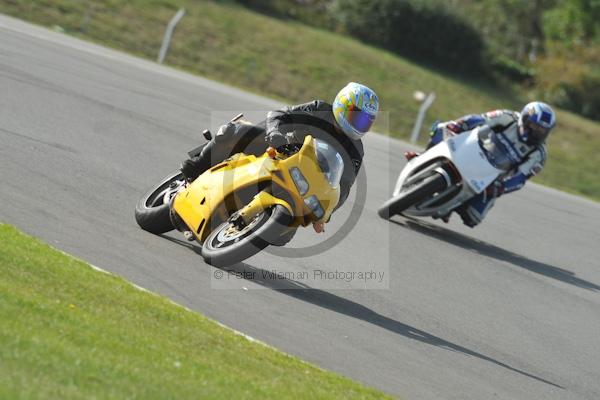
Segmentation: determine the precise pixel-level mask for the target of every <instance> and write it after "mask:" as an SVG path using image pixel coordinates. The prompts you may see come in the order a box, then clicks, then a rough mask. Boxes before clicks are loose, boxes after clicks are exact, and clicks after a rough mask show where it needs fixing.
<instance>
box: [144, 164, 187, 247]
mask: <svg viewBox="0 0 600 400" xmlns="http://www.w3.org/2000/svg"><path fill="white" fill-rule="evenodd" d="M184 185H185V180H184V179H183V175H182V173H181V172H180V171H177V172H173V173H172V174H170V175H169V176H167V177H166V178H165V179H163V180H162V181H161V182H160V183H159V184H158V185H157V186H156V187H155V188H154V189H152V190H150V191H149V192H148V193H146V194H145V195H144V196H143V197H142V198H141V199H140V201H138V203H137V204H136V206H135V220H136V222H137V223H138V225H139V226H140V228H142V229H143V230H145V231H148V232H151V233H154V234H157V235H158V234H161V233H165V232H169V231H171V230H173V229H174V228H175V227H174V226H173V223H172V222H171V218H170V216H169V202H170V201H171V199H172V198H173V196H175V195H176V194H177V192H178V191H179V190H180V189H181V188H182V187H183V186H184Z"/></svg>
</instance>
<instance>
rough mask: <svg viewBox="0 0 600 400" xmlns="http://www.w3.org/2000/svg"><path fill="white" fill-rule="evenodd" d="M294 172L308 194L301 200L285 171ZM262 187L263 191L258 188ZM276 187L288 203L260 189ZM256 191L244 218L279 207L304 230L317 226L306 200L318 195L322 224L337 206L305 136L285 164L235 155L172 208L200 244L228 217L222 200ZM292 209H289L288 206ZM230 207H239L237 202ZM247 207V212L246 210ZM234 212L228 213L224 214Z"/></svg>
mask: <svg viewBox="0 0 600 400" xmlns="http://www.w3.org/2000/svg"><path fill="white" fill-rule="evenodd" d="M292 167H296V168H298V169H299V170H300V171H301V172H302V174H303V175H304V177H305V178H306V180H307V181H308V182H309V189H308V192H307V193H306V194H304V196H300V194H299V193H298V189H297V188H296V185H295V184H294V182H293V180H292V178H291V176H290V174H289V169H290V168H292ZM263 183H264V184H265V185H262V184H263ZM271 183H273V186H278V187H279V188H281V189H283V190H284V191H285V192H286V193H287V194H288V196H286V197H289V199H290V200H291V201H290V202H288V201H286V200H283V199H280V198H277V197H275V196H273V195H272V194H270V193H267V192H266V191H261V192H260V193H259V189H258V188H259V187H269V188H270V187H271V186H272V185H271ZM252 188H256V189H255V190H256V193H252V194H253V195H254V194H256V196H255V197H254V198H253V199H252V200H251V201H250V202H249V203H248V204H247V205H246V204H244V205H242V206H240V208H241V209H242V211H243V212H244V213H246V214H254V215H256V213H258V212H260V211H262V210H264V209H265V208H267V207H270V206H273V205H276V204H280V205H283V206H284V207H286V208H287V209H288V211H290V213H292V215H294V217H295V221H296V222H295V223H296V224H298V225H300V224H301V225H306V224H308V223H310V222H312V221H314V220H315V218H314V217H312V218H311V215H312V214H311V212H310V210H309V209H308V208H307V207H306V205H305V204H304V200H303V199H304V198H307V197H309V196H312V195H316V196H317V198H318V199H319V200H320V202H321V205H322V207H323V209H324V211H325V215H324V216H323V218H322V220H325V221H327V220H328V219H329V216H330V215H331V213H332V211H333V209H334V208H335V206H336V205H337V203H338V201H339V188H332V187H331V185H330V184H329V182H328V181H327V179H326V178H325V176H324V174H323V172H322V171H321V169H320V168H319V165H318V162H317V157H316V153H315V147H314V141H313V140H312V137H310V136H307V137H306V139H305V141H304V144H303V146H302V149H301V150H300V151H299V152H298V153H296V154H294V155H293V156H291V157H289V158H285V159H282V158H279V157H277V158H275V159H273V158H271V157H269V156H268V155H267V154H266V153H265V154H264V155H262V156H259V157H256V156H253V155H245V154H242V153H240V154H236V155H235V156H233V157H231V158H229V159H227V160H226V161H224V162H223V163H221V164H218V165H216V166H214V167H212V168H211V169H209V170H208V171H206V172H205V173H204V174H202V175H201V176H200V177H198V179H196V180H195V181H194V182H192V183H191V184H190V185H188V187H187V188H186V189H184V190H183V191H181V192H180V193H178V194H177V196H176V197H175V200H174V203H173V208H174V210H175V211H176V212H177V214H178V215H179V217H180V218H181V219H182V220H183V221H184V222H185V224H186V225H187V226H188V227H189V228H190V230H191V231H192V232H194V234H195V235H196V237H197V238H198V239H199V240H200V241H204V239H205V238H206V236H208V234H209V233H210V231H211V230H212V229H213V228H214V226H211V222H213V221H214V220H215V219H216V221H217V222H221V221H224V220H225V219H226V218H227V217H228V215H227V210H226V207H223V205H224V203H225V200H226V199H236V198H237V194H238V193H241V192H240V191H241V190H242V189H252ZM290 203H291V204H290ZM234 204H239V201H236V202H235V203H234ZM244 206H245V207H244ZM228 211H232V210H228Z"/></svg>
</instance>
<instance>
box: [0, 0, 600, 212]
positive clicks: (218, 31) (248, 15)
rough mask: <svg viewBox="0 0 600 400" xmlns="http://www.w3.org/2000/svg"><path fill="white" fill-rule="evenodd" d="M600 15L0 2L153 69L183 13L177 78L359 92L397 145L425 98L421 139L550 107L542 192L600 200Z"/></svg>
mask: <svg viewBox="0 0 600 400" xmlns="http://www.w3.org/2000/svg"><path fill="white" fill-rule="evenodd" d="M599 1H600V0H594V1H591V0H563V1H561V2H558V1H555V0H531V1H524V0H483V1H474V0H445V1H441V0H422V1H418V2H417V1H416V0H381V1H371V2H368V1H366V0H360V1H359V0H272V1H265V0H235V1H234V0H214V1H210V0H0V13H5V14H9V15H13V16H15V17H18V18H21V19H26V20H29V21H32V22H35V23H38V24H42V25H45V26H49V27H51V28H54V29H56V30H58V31H61V32H66V33H68V34H70V35H73V36H76V37H80V38H82V39H86V40H93V41H96V42H98V43H101V44H103V45H106V46H110V47H114V48H116V49H119V50H123V51H127V52H130V53H133V54H136V55H138V56H142V57H145V58H148V59H151V60H156V57H157V54H158V49H159V48H160V44H161V41H162V37H163V34H164V31H165V26H166V25H167V23H168V22H169V20H170V19H171V18H172V17H173V15H174V14H175V12H176V11H177V10H178V9H179V8H185V9H186V15H185V17H184V18H183V19H182V20H181V22H180V23H179V24H178V25H177V28H176V29H175V33H174V36H173V41H172V43H171V47H170V49H169V52H168V55H167V58H166V60H165V62H166V63H167V64H168V65H170V66H172V67H175V68H180V69H183V70H186V71H189V72H192V73H195V74H199V75H202V76H205V77H208V78H210V79H215V80H218V81H221V82H226V83H227V84H231V85H235V86H238V87H240V88H244V89H246V90H251V91H254V92H256V93H260V94H266V95H268V96H270V97H273V98H277V99H279V100H281V101H285V102H288V103H300V102H305V101H307V100H310V99H315V98H320V99H325V100H330V99H331V97H332V96H333V94H335V93H336V92H337V91H338V90H339V88H340V87H342V86H343V85H345V84H346V83H347V82H348V81H357V82H363V83H366V84H368V85H369V86H371V87H372V88H373V89H375V90H376V91H377V93H378V94H379V97H380V99H381V107H382V110H384V111H385V113H384V114H383V116H382V117H380V118H378V122H377V124H376V126H375V129H376V130H377V131H378V132H381V133H385V134H389V135H392V136H396V137H400V138H407V137H408V134H409V133H410V131H411V129H412V126H413V124H414V118H415V115H416V114H417V111H418V108H419V103H418V102H417V101H415V99H414V98H413V93H414V92H415V91H417V90H420V91H425V92H430V91H435V93H436V95H437V97H436V100H435V102H434V103H433V105H432V107H431V109H430V110H429V111H428V113H427V116H426V122H425V126H429V125H430V124H431V123H433V121H434V120H435V119H441V120H448V119H452V118H457V117H458V116H461V115H464V114H468V113H477V112H483V111H487V110H492V109H496V108H511V109H515V110H518V109H520V108H521V107H522V106H523V104H524V103H526V102H527V101H530V100H533V99H534V98H537V97H541V98H543V99H545V100H546V101H548V102H550V103H551V104H552V105H554V106H557V107H556V111H557V113H558V126H557V129H556V133H555V134H553V135H552V136H551V137H550V139H549V143H548V144H549V148H550V153H551V155H550V157H549V159H548V162H547V164H546V167H545V168H544V173H543V174H540V175H539V176H537V177H535V180H536V181H537V182H540V183H544V184H547V185H551V186H554V187H557V188H560V189H563V190H568V191H571V192H574V193H579V194H583V195H586V196H589V197H592V198H594V199H596V200H600V179H598V173H597V171H598V170H599V169H600V152H599V151H597V149H598V148H600V122H594V121H592V120H591V119H590V118H595V119H596V120H598V121H600V110H599V106H598V105H599V104H600V98H599V97H600V90H599V89H600V83H599V82H600V72H599V70H598V69H599V68H600V67H599V66H600V62H599V61H600V47H599V38H598V35H599V33H598V26H597V23H596V21H598V20H599V16H598V2H599ZM398 10H400V11H398ZM368 18H375V20H374V21H376V22H369V21H368ZM406 18H408V20H406ZM388 31H389V32H390V33H389V34H387V33H386V32H388ZM340 33H341V34H340ZM349 36H352V37H353V38H352V37H349ZM361 42H363V43H361ZM6 56H7V57H10V54H7V55H6ZM565 109H567V110H572V111H573V112H570V111H565ZM576 113H578V114H580V115H576ZM581 115H585V116H587V118H584V117H581ZM201 128H203V127H200V126H199V130H200V129H201ZM423 130H425V128H424V129H423ZM425 139H426V135H425V134H424V132H422V135H421V143H424V141H425Z"/></svg>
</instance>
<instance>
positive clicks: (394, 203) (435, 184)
mask: <svg viewBox="0 0 600 400" xmlns="http://www.w3.org/2000/svg"><path fill="white" fill-rule="evenodd" d="M446 185H447V184H446V180H445V179H444V177H443V176H442V175H440V174H438V173H435V174H433V175H431V176H429V177H427V178H425V179H423V180H422V181H421V182H419V183H417V184H416V185H414V186H412V187H410V188H409V189H408V190H406V191H403V192H400V194H399V195H397V196H396V197H392V198H391V199H389V200H388V201H386V202H385V203H383V205H382V206H381V207H380V208H379V211H378V214H379V216H380V217H381V218H383V219H390V218H391V217H393V216H394V215H396V214H400V213H401V212H402V211H404V210H406V209H407V208H409V207H411V206H414V205H416V204H419V203H421V202H422V201H424V200H426V199H427V198H428V197H430V196H433V195H434V194H435V193H436V192H440V191H442V190H444V189H445V188H446Z"/></svg>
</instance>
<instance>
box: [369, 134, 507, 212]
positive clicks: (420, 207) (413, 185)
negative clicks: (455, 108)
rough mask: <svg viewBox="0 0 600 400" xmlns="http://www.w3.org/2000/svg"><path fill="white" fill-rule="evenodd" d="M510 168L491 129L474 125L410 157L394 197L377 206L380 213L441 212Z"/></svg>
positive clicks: (485, 185) (461, 201) (447, 209)
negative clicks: (469, 129) (416, 155)
mask: <svg viewBox="0 0 600 400" xmlns="http://www.w3.org/2000/svg"><path fill="white" fill-rule="evenodd" d="M512 167H513V166H512V163H511V161H510V160H509V159H508V158H507V156H506V154H505V153H504V152H503V151H501V149H500V148H498V146H497V142H496V141H495V140H494V135H493V131H492V130H491V128H489V127H488V126H486V125H483V126H479V127H476V128H475V129H473V130H471V131H467V132H463V133H461V134H460V135H456V136H453V137H450V138H448V139H446V140H444V141H442V142H440V143H438V144H437V145H435V146H433V147H431V148H430V149H429V150H427V151H426V152H424V153H423V154H421V155H420V156H418V157H414V158H413V159H411V160H410V161H409V162H408V163H407V164H406V166H405V167H404V169H403V170H402V172H400V176H399V177H398V181H397V182H396V187H395V188H394V192H393V195H392V198H391V199H389V200H388V201H386V202H385V203H384V204H383V205H382V206H381V207H380V208H379V216H380V217H381V218H384V219H389V218H391V217H392V216H394V215H397V214H402V215H406V216H411V217H433V218H441V217H444V216H446V215H448V214H450V213H451V212H452V211H453V210H455V209H456V208H458V207H460V206H461V205H462V204H464V203H465V202H467V201H468V200H469V199H471V198H472V197H474V196H476V195H477V194H479V193H481V192H482V191H484V190H485V188H486V187H487V186H488V185H489V184H491V183H492V182H493V181H494V180H496V179H497V178H498V177H499V176H501V175H503V174H505V173H506V172H508V171H509V170H510V169H511V168H512Z"/></svg>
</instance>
